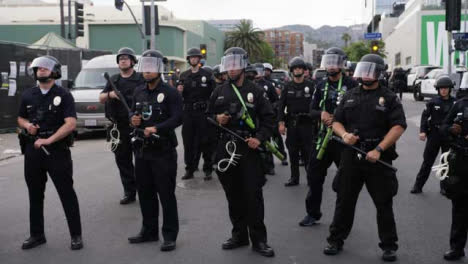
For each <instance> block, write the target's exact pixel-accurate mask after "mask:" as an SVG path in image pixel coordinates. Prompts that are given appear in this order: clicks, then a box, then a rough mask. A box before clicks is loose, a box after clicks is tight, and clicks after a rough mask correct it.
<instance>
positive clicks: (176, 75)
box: [168, 68, 180, 87]
mask: <svg viewBox="0 0 468 264" xmlns="http://www.w3.org/2000/svg"><path fill="white" fill-rule="evenodd" d="M179 76H180V69H179V68H177V69H175V70H174V73H173V74H172V75H171V78H170V79H169V82H168V83H169V85H170V86H172V87H177V86H178V84H179Z"/></svg>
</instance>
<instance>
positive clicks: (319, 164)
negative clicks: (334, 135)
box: [305, 140, 343, 220]
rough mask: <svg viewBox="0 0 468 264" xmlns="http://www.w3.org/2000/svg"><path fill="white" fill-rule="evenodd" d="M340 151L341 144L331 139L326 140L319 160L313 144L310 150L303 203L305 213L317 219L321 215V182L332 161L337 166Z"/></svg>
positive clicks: (323, 180) (341, 148) (341, 149)
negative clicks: (306, 190) (305, 193)
mask: <svg viewBox="0 0 468 264" xmlns="http://www.w3.org/2000/svg"><path fill="white" fill-rule="evenodd" d="M342 151H343V146H341V145H340V144H339V143H337V142H335V141H332V140H330V141H329V142H328V146H327V149H326V151H325V154H324V155H323V157H322V159H321V160H318V159H317V154H318V152H319V151H318V150H317V148H316V147H315V146H314V149H313V150H312V154H311V157H310V159H309V166H308V168H307V184H308V185H309V191H308V192H307V196H306V200H305V205H306V211H307V214H308V215H310V216H312V217H314V218H315V219H317V220H318V219H320V218H321V217H322V212H321V210H320V206H321V205H322V193H323V183H324V182H325V178H326V177H327V170H328V168H330V166H331V165H332V163H335V165H336V167H337V168H339V165H340V160H341V152H342ZM339 171H340V170H338V172H337V175H336V176H335V179H336V178H337V177H339ZM334 182H335V181H334Z"/></svg>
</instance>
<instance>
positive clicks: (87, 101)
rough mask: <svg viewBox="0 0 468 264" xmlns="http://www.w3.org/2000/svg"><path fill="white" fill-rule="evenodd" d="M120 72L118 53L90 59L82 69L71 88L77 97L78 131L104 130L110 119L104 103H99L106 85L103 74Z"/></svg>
mask: <svg viewBox="0 0 468 264" xmlns="http://www.w3.org/2000/svg"><path fill="white" fill-rule="evenodd" d="M105 72H107V73H109V75H110V76H112V75H114V74H117V73H119V68H118V65H117V62H116V55H115V54H114V55H103V56H99V57H96V58H93V59H92V60H90V61H89V62H88V63H86V65H85V66H84V67H83V68H82V69H81V71H80V73H79V74H78V76H77V77H76V79H75V83H74V86H73V88H72V90H71V93H72V95H73V97H74V98H75V108H76V114H77V117H78V119H77V122H76V129H77V132H78V133H80V132H86V131H93V130H103V129H105V128H106V126H107V125H108V124H110V121H109V120H108V119H107V118H106V117H105V111H104V105H103V104H101V103H99V94H100V93H101V91H102V89H104V87H105V86H106V83H107V82H106V79H104V77H103V74H104V73H105Z"/></svg>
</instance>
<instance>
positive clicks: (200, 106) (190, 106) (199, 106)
mask: <svg viewBox="0 0 468 264" xmlns="http://www.w3.org/2000/svg"><path fill="white" fill-rule="evenodd" d="M207 107H208V103H207V102H205V101H199V102H195V103H187V104H184V110H205V109H206V108H207Z"/></svg>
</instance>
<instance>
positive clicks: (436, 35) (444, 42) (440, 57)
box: [420, 15, 467, 68]
mask: <svg viewBox="0 0 468 264" xmlns="http://www.w3.org/2000/svg"><path fill="white" fill-rule="evenodd" d="M465 20H466V17H465V16H462V22H461V30H460V32H465ZM452 47H453V42H452ZM420 50H421V54H420V55H421V64H423V65H437V66H443V67H444V68H446V67H447V66H448V51H449V43H448V36H447V31H445V15H422V16H421V49H420ZM463 53H464V52H459V51H455V52H454V53H452V65H456V64H457V63H456V62H457V60H460V63H461V62H463V61H465V65H466V64H467V60H466V59H465V60H463V59H464V58H463V57H464V56H465V54H463Z"/></svg>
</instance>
